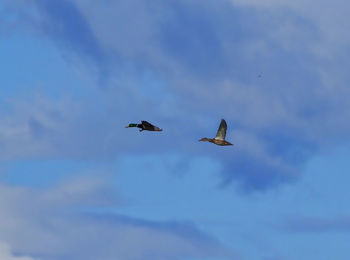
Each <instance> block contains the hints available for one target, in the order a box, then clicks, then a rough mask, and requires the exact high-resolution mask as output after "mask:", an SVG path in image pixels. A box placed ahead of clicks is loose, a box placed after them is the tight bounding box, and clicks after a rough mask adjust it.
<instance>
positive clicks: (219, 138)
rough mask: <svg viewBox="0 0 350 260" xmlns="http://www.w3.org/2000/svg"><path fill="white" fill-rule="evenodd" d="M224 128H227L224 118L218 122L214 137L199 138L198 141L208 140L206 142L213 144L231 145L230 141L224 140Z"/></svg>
mask: <svg viewBox="0 0 350 260" xmlns="http://www.w3.org/2000/svg"><path fill="white" fill-rule="evenodd" d="M226 129H227V124H226V121H225V120H224V119H222V120H221V123H220V126H219V129H218V132H217V133H216V137H215V138H212V139H211V138H206V137H205V138H202V139H201V140H199V141H208V142H211V143H213V144H216V145H222V146H224V145H233V144H231V143H230V142H227V141H226V140H225V137H226Z"/></svg>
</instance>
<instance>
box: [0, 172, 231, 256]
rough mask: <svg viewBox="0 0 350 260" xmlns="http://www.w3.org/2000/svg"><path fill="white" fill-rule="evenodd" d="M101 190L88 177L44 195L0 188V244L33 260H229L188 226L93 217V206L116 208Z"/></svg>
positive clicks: (2, 249) (2, 251)
mask: <svg viewBox="0 0 350 260" xmlns="http://www.w3.org/2000/svg"><path fill="white" fill-rule="evenodd" d="M106 188H107V186H106V184H105V183H104V182H101V181H96V180H95V179H93V178H92V179H87V178H79V179H77V180H75V181H73V182H70V183H63V184H61V185H59V186H57V187H56V188H54V189H52V188H51V189H49V190H46V191H40V190H33V189H27V188H14V187H9V186H5V185H1V187H0V194H1V201H0V208H2V210H1V213H0V231H1V232H0V233H1V234H0V241H5V243H6V244H9V245H11V247H12V248H13V250H14V251H15V252H19V253H20V255H31V256H35V257H38V258H35V259H62V258H64V259H116V258H117V259H128V260H129V259H130V260H139V259H140V260H141V259H150V258H152V259H165V258H166V259H174V260H175V259H184V258H186V257H199V258H201V259H206V258H207V257H217V256H218V257H224V258H226V257H230V255H231V253H229V251H227V250H226V249H225V248H223V247H222V246H221V245H220V244H219V243H218V242H217V241H215V239H213V238H211V237H210V236H208V235H206V234H205V233H203V232H201V231H199V230H198V229H197V228H196V227H195V226H194V225H192V224H188V223H182V222H172V221H169V222H167V221H164V222H156V221H147V220H142V219H137V218H130V217H127V216H119V215H117V214H111V213H109V214H107V213H96V212H101V211H99V210H98V208H100V209H103V208H104V207H115V206H117V205H118V202H117V201H116V200H115V198H114V196H113V195H112V194H111V193H109V192H108V189H106ZM79 208H80V209H83V208H86V209H87V208H89V210H88V211H87V210H83V211H81V210H78V209H79ZM91 208H94V210H92V211H91ZM89 212H90V213H89ZM94 212H95V213H94ZM1 254H4V255H6V256H7V255H8V254H9V251H8V250H7V249H6V247H0V255H1ZM8 257H10V255H9V256H8ZM9 259H16V260H17V259H18V260H29V259H30V258H23V259H22V258H9ZM33 259H34V258H33ZM230 259H231V258H230Z"/></svg>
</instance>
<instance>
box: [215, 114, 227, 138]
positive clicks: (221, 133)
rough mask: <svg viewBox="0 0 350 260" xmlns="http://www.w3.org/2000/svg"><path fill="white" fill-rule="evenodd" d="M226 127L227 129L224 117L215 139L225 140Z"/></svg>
mask: <svg viewBox="0 0 350 260" xmlns="http://www.w3.org/2000/svg"><path fill="white" fill-rule="evenodd" d="M226 129H227V124H226V121H225V120H224V119H221V123H220V126H219V129H218V132H217V133H216V137H215V139H217V140H225V137H226Z"/></svg>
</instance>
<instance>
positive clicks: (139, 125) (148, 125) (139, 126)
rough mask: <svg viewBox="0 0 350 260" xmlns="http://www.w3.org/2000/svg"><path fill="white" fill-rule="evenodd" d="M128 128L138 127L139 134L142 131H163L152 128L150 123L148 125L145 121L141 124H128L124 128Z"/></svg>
mask: <svg viewBox="0 0 350 260" xmlns="http://www.w3.org/2000/svg"><path fill="white" fill-rule="evenodd" d="M129 127H138V128H140V132H142V131H143V130H147V131H163V129H160V128H159V127H157V126H154V125H152V124H150V123H148V122H147V121H141V124H128V125H127V126H126V128H129Z"/></svg>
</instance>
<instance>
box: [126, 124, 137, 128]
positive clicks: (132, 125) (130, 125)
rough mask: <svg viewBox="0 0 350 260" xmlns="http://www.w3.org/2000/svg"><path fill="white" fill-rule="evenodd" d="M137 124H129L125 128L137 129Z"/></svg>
mask: <svg viewBox="0 0 350 260" xmlns="http://www.w3.org/2000/svg"><path fill="white" fill-rule="evenodd" d="M136 126H137V124H128V125H127V126H126V127H125V128H129V127H136Z"/></svg>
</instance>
